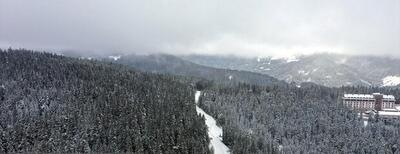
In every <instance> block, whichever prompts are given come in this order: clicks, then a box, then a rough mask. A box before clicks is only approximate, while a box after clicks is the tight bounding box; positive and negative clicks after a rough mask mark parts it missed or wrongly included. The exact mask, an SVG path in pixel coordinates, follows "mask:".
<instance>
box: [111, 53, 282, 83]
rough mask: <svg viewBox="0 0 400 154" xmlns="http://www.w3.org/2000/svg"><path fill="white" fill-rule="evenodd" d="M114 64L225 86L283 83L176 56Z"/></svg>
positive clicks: (123, 59) (129, 57) (128, 59)
mask: <svg viewBox="0 0 400 154" xmlns="http://www.w3.org/2000/svg"><path fill="white" fill-rule="evenodd" d="M115 62H116V63H119V64H124V65H127V66H131V67H134V68H136V69H140V70H142V71H147V72H152V73H162V74H172V75H179V76H185V77H192V78H197V79H199V78H202V79H207V80H210V81H213V82H216V83H219V84H225V85H232V84H238V83H240V82H244V83H250V84H256V85H271V84H276V83H281V82H282V83H283V81H279V80H277V79H275V78H273V77H270V76H268V75H263V74H258V73H253V72H247V71H236V70H228V69H217V68H212V67H207V66H202V65H198V64H194V63H192V62H189V61H186V60H183V59H180V58H178V57H176V56H173V55H166V54H154V55H147V56H145V55H127V56H122V57H121V58H120V59H118V60H116V61H115Z"/></svg>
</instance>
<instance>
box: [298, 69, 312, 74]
mask: <svg viewBox="0 0 400 154" xmlns="http://www.w3.org/2000/svg"><path fill="white" fill-rule="evenodd" d="M297 72H298V73H299V74H301V75H308V74H310V72H306V71H304V70H299V71H297Z"/></svg>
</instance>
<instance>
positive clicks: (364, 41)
mask: <svg viewBox="0 0 400 154" xmlns="http://www.w3.org/2000/svg"><path fill="white" fill-rule="evenodd" d="M8 46H12V47H25V48H33V49H55V50H83V51H96V52H125V53H148V52H167V53H179V54H181V53H215V54H236V55H244V56H249V55H252V56H260V55H263V56H265V55H287V54H304V53H313V52H338V53H350V54H374V53H375V54H378V53H379V54H385V55H395V56H399V57H400V1H399V0H279V1H278V0H240V1H239V0H113V1H111V0H0V47H3V48H4V47H8Z"/></svg>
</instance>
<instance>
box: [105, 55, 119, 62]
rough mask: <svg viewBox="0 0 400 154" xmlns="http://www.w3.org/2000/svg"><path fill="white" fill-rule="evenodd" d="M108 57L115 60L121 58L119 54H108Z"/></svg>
mask: <svg viewBox="0 0 400 154" xmlns="http://www.w3.org/2000/svg"><path fill="white" fill-rule="evenodd" d="M108 58H111V59H114V60H115V61H116V60H118V59H120V58H121V55H118V56H108Z"/></svg>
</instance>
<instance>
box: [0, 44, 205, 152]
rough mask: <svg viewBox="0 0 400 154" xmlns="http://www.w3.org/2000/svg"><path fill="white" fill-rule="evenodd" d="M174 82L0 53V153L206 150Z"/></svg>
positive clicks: (185, 92)
mask: <svg viewBox="0 0 400 154" xmlns="http://www.w3.org/2000/svg"><path fill="white" fill-rule="evenodd" d="M177 80H178V79H176V78H174V77H173V76H167V75H153V74H149V73H143V72H138V71H133V70H132V69H129V68H126V67H124V66H121V65H111V64H106V63H100V62H97V61H88V60H79V59H76V58H67V57H64V56H59V55H55V54H49V53H40V52H33V51H27V50H12V49H9V50H5V51H0V104H1V105H0V153H19V152H23V153H81V152H95V153H116V152H118V153H124V152H128V153H209V152H210V151H209V148H208V145H209V139H208V136H207V127H206V125H205V122H204V118H203V117H201V116H199V115H197V114H196V110H195V102H194V89H193V88H192V86H190V85H186V84H182V83H181V82H179V81H177ZM171 89H174V90H173V91H171Z"/></svg>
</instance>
